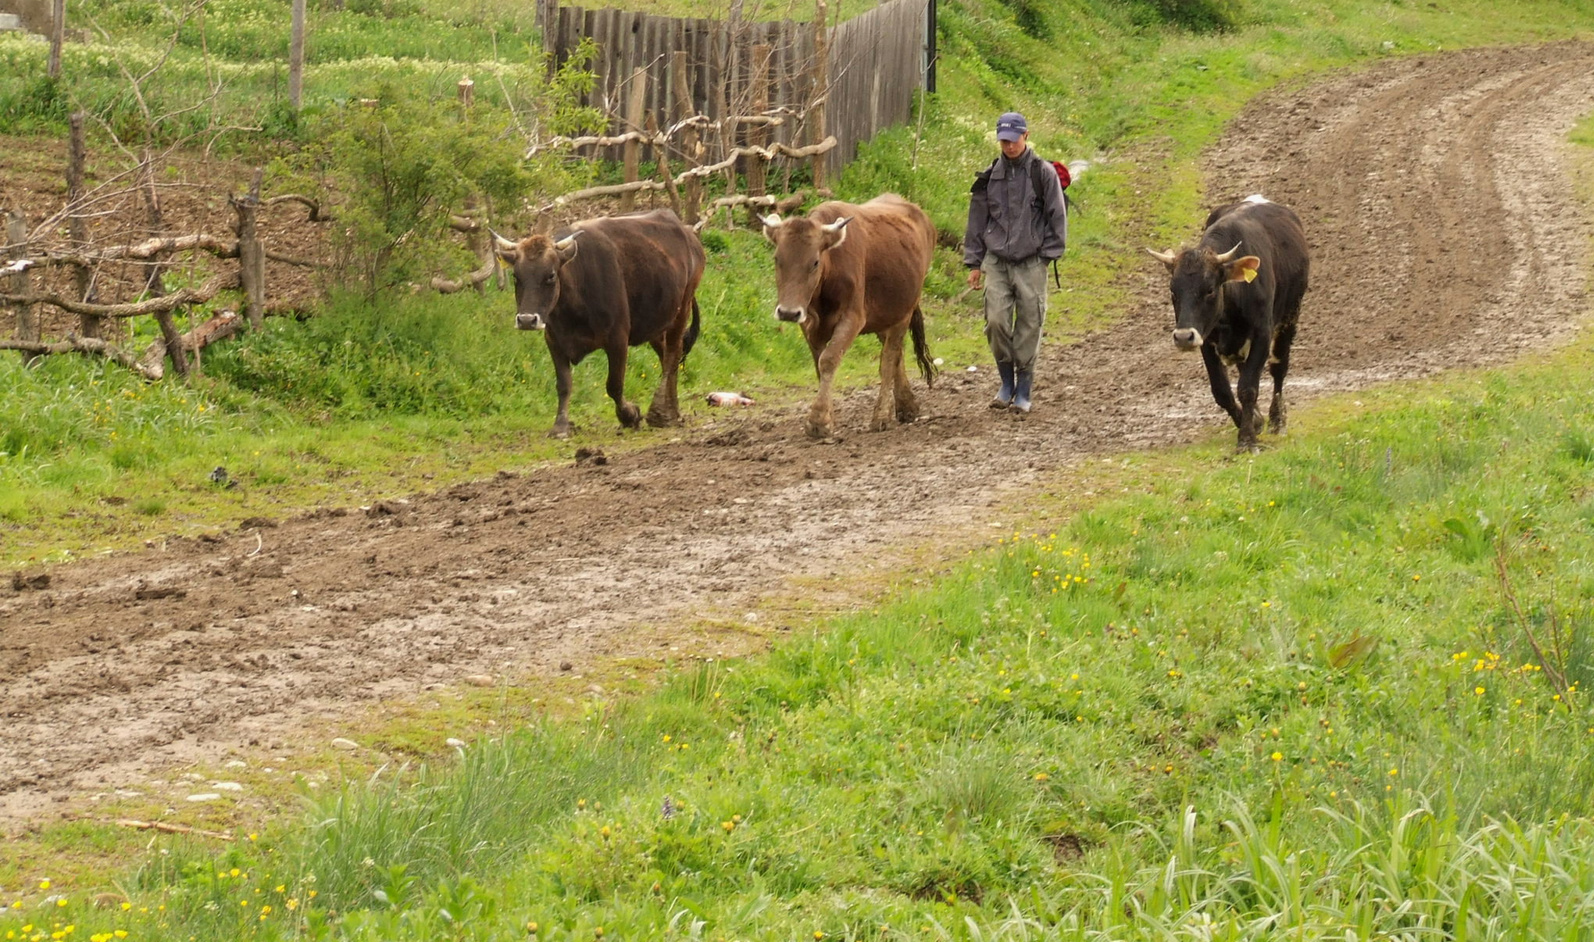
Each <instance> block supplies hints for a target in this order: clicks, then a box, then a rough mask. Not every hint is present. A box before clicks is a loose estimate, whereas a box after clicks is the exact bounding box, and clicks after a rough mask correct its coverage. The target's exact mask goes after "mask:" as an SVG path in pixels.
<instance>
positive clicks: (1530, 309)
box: [0, 44, 1594, 816]
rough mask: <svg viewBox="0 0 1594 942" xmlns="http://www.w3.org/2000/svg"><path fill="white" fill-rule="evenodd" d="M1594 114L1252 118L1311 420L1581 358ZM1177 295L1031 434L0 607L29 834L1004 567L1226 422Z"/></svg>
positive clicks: (878, 447) (1417, 74)
mask: <svg viewBox="0 0 1594 942" xmlns="http://www.w3.org/2000/svg"><path fill="white" fill-rule="evenodd" d="M1591 109H1594V45H1588V44H1558V45H1553V46H1544V47H1536V48H1513V49H1489V50H1480V51H1473V52H1466V53H1459V54H1452V55H1443V56H1425V57H1422V58H1410V59H1398V60H1390V61H1385V62H1381V63H1379V64H1377V65H1375V66H1373V67H1372V68H1369V69H1366V70H1364V71H1359V72H1356V73H1354V74H1346V75H1341V76H1338V77H1336V78H1333V79H1331V80H1329V81H1327V82H1325V83H1322V84H1320V85H1316V86H1313V87H1311V88H1308V89H1305V90H1304V91H1300V90H1297V91H1285V92H1278V93H1275V94H1271V95H1267V96H1264V97H1263V98H1262V99H1260V100H1259V101H1257V102H1256V103H1255V104H1254V105H1253V106H1251V107H1250V108H1248V109H1247V110H1246V112H1245V113H1244V114H1243V115H1242V116H1241V117H1240V119H1239V120H1237V121H1235V122H1234V125H1233V127H1232V129H1231V131H1230V132H1229V133H1228V134H1227V135H1226V136H1225V138H1224V139H1223V141H1222V142H1221V143H1220V144H1219V146H1218V147H1217V148H1215V149H1214V151H1213V153H1212V154H1211V156H1210V158H1209V165H1208V170H1209V174H1210V177H1209V181H1210V182H1209V191H1210V193H1211V194H1212V197H1213V201H1214V202H1216V201H1218V200H1222V199H1228V198H1232V197H1235V196H1244V195H1246V194H1249V193H1253V192H1261V193H1264V194H1266V195H1267V196H1268V197H1270V198H1272V199H1274V200H1277V201H1279V202H1284V203H1288V204H1290V205H1293V206H1295V207H1296V208H1297V209H1298V210H1299V211H1300V213H1301V215H1302V217H1303V219H1304V220H1305V222H1306V227H1307V232H1308V235H1309V236H1310V238H1311V240H1312V247H1313V251H1314V253H1315V263H1314V273H1313V290H1312V291H1311V292H1310V293H1308V295H1307V299H1306V304H1305V308H1304V313H1303V317H1302V331H1301V335H1300V341H1299V343H1298V344H1297V346H1296V356H1295V361H1294V362H1295V366H1294V372H1293V373H1292V374H1291V380H1290V387H1289V388H1290V391H1291V392H1292V393H1293V398H1294V399H1295V400H1297V401H1300V400H1301V399H1303V398H1309V397H1310V396H1311V395H1313V394H1315V393H1320V392H1322V391H1325V390H1337V389H1345V388H1354V387H1357V386H1360V385H1364V384H1367V383H1370V382H1374V381H1378V380H1385V379H1389V378H1395V377H1406V376H1417V375H1422V374H1424V373H1428V372H1431V371H1433V370H1438V369H1443V368H1446V367H1450V366H1458V365H1470V364H1477V363H1485V362H1494V361H1499V360H1503V359H1507V358H1509V357H1511V356H1513V355H1515V354H1516V353H1517V352H1519V351H1522V350H1525V349H1528V348H1539V347H1543V346H1545V345H1546V344H1549V343H1554V342H1556V341H1558V340H1562V339H1564V338H1566V337H1568V336H1569V335H1570V334H1571V333H1572V332H1573V331H1574V330H1576V329H1577V326H1578V324H1579V323H1580V321H1581V319H1582V316H1583V315H1584V314H1585V313H1586V312H1587V308H1588V304H1587V300H1586V298H1585V295H1584V290H1585V286H1586V275H1587V269H1586V267H1585V264H1586V263H1585V254H1586V251H1587V246H1588V236H1589V231H1590V230H1589V226H1588V223H1587V221H1586V220H1585V219H1583V218H1582V216H1581V214H1580V212H1579V210H1578V208H1577V206H1576V204H1575V202H1574V200H1573V198H1572V193H1571V190H1570V183H1569V180H1568V174H1567V172H1566V167H1565V166H1564V157H1565V150H1564V144H1563V141H1564V137H1565V134H1566V132H1567V130H1568V129H1569V128H1570V127H1571V125H1572V123H1573V122H1574V121H1575V120H1576V119H1577V118H1578V117H1579V116H1580V115H1582V114H1584V113H1587V112H1588V111H1589V110H1591ZM1191 222H1192V229H1194V226H1195V223H1196V222H1197V220H1192V221H1191ZM1160 274H1161V267H1160V266H1158V265H1156V264H1155V263H1154V262H1152V261H1151V260H1149V259H1147V263H1146V266H1145V273H1144V279H1143V283H1142V290H1141V291H1140V292H1139V298H1140V300H1139V301H1138V303H1137V304H1136V306H1135V308H1134V310H1133V311H1132V312H1131V314H1130V316H1129V317H1127V318H1126V319H1125V320H1124V321H1123V322H1122V323H1121V324H1119V325H1117V326H1115V327H1113V328H1111V329H1109V330H1105V331H1102V332H1100V333H1098V334H1096V335H1093V336H1091V337H1089V338H1087V339H1086V340H1085V341H1083V342H1081V343H1079V344H1076V345H1073V346H1071V347H1068V348H1062V349H1050V350H1048V351H1047V354H1046V356H1045V357H1044V361H1043V369H1042V376H1041V378H1040V379H1041V381H1040V382H1039V383H1038V384H1037V385H1038V402H1039V406H1038V410H1037V411H1036V412H1035V413H1034V414H1033V415H1030V416H1028V417H1025V418H1018V417H1014V416H1009V415H1005V414H996V413H992V412H991V411H990V410H988V409H987V408H986V401H987V399H988V397H989V395H990V392H991V388H990V387H991V382H990V379H989V377H988V376H987V374H985V373H981V374H978V376H977V377H971V376H968V375H966V374H965V375H954V376H952V377H949V382H946V383H944V384H943V385H942V386H940V387H938V388H937V389H935V390H934V391H931V392H930V393H928V394H927V395H926V396H925V398H924V403H925V405H926V407H927V408H926V411H927V413H928V417H927V418H926V419H924V420H921V421H920V422H918V423H916V424H914V425H912V426H908V427H905V428H900V429H897V430H894V431H890V432H885V433H880V434H868V433H864V432H862V431H861V429H862V428H863V426H864V424H865V422H866V421H867V411H868V408H869V404H870V402H871V400H872V391H870V392H864V393H860V394H857V395H854V396H851V397H849V399H848V400H847V401H846V402H845V403H844V404H843V406H842V408H841V409H840V410H839V413H838V414H839V417H840V421H841V423H842V428H843V429H844V430H845V431H844V434H845V436H846V437H845V438H844V440H843V441H841V442H840V443H839V444H814V443H809V442H807V441H805V440H803V438H802V433H801V431H800V426H799V421H798V416H797V414H796V413H795V412H793V413H791V414H770V413H763V414H759V413H753V414H752V415H751V416H750V417H747V418H745V419H742V420H740V421H735V420H729V421H727V420H722V421H720V422H719V423H717V424H716V427H715V428H712V429H698V430H695V431H694V432H692V433H690V435H689V436H688V440H685V441H682V442H679V443H674V444H664V445H660V446H658V447H655V448H651V449H648V450H646V451H643V452H639V453H635V454H629V455H622V456H613V457H611V458H610V460H608V461H607V462H606V463H602V464H600V463H597V462H595V461H586V462H581V463H579V464H574V463H573V464H569V465H565V466H562V467H551V468H547V469H543V470H539V471H537V472H534V473H531V474H527V475H524V476H517V475H500V477H499V478H497V479H493V480H486V481H480V482H475V483H472V484H469V485H464V486H459V487H455V488H452V489H450V490H447V491H444V492H441V493H436V494H428V495H421V496H417V497H414V498H412V499H411V500H409V501H408V502H397V501H393V502H387V503H384V504H381V505H378V506H375V507H372V508H370V509H369V510H353V509H341V508H340V509H329V510H323V511H319V512H317V513H313V514H310V515H308V516H305V517H300V518H296V519H291V520H283V521H279V522H277V524H276V525H274V526H269V527H268V526H265V525H264V524H265V523H268V522H267V521H251V522H250V524H251V525H250V526H249V527H248V528H246V529H245V530H243V531H241V532H235V533H228V534H223V535H217V536H215V537H212V538H209V539H204V540H178V541H170V542H167V543H165V544H163V545H162V546H161V547H160V548H159V549H152V550H150V551H148V552H145V553H139V554H129V555H123V556H117V557H112V558H107V559H100V560H94V561H89V562H84V563H80V564H74V565H70V566H61V567H57V568H54V569H52V570H50V571H49V573H48V575H50V577H51V579H50V581H49V582H48V584H47V585H42V586H39V587H33V586H31V585H26V584H19V586H18V587H17V588H15V589H13V590H10V591H6V592H4V594H0V625H4V628H3V631H0V703H4V705H5V706H4V712H5V723H4V724H3V727H0V813H6V814H10V815H12V816H18V815H25V814H28V813H30V812H32V811H34V810H36V809H38V808H40V807H42V806H43V805H44V803H45V802H47V801H48V800H49V797H50V796H51V795H52V794H65V793H81V791H82V790H84V789H90V788H96V787H104V786H108V785H120V784H123V783H127V782H133V781H137V780H138V779H139V778H140V777H141V776H144V775H146V774H149V773H150V772H152V771H153V770H156V769H158V768H160V767H162V766H164V765H168V764H170V763H174V762H187V761H192V760H195V759H204V758H215V757H217V756H219V755H221V754H223V752H224V751H225V750H226V749H227V748H228V747H229V746H232V745H236V744H240V743H248V742H250V741H254V740H262V739H263V740H266V741H270V740H271V739H273V738H275V737H276V736H277V735H278V733H279V732H280V731H282V730H292V729H295V728H298V727H300V726H301V725H302V724H303V722H304V721H305V720H306V719H307V718H308V717H313V716H321V715H328V716H332V717H334V718H335V717H337V716H340V715H348V713H349V711H351V710H356V709H359V704H360V703H361V702H362V701H370V700H372V699H374V698H381V697H386V696H392V695H400V694H406V693H411V692H414V691H417V690H419V689H421V688H422V687H424V686H425V685H427V684H431V683H449V682H459V681H463V680H465V678H467V677H469V676H471V675H480V674H483V673H498V674H500V675H503V674H506V673H507V674H509V675H511V676H513V675H518V674H521V673H525V672H531V673H536V672H547V673H550V674H551V673H555V672H557V671H558V669H559V666H560V665H561V664H562V663H565V662H573V663H575V664H578V665H579V664H581V663H583V662H586V661H588V660H590V659H591V658H592V657H594V656H596V655H607V654H644V653H648V652H647V651H644V650H642V649H641V647H640V646H641V645H643V644H648V645H657V644H661V643H663V644H666V645H667V644H668V636H661V635H660V634H658V633H656V632H646V631H640V630H638V629H639V628H641V627H642V626H649V625H659V624H667V623H668V622H669V621H670V620H671V619H672V618H675V617H678V616H682V615H690V614H694V613H700V612H702V611H704V610H705V609H715V610H720V611H726V612H736V611H740V610H741V609H740V608H737V607H734V606H736V605H737V604H738V603H744V602H746V601H747V600H749V599H753V598H756V597H758V596H759V595H760V594H762V593H767V592H769V591H772V590H775V589H777V588H780V587H782V586H786V585H789V584H790V583H789V582H788V580H789V579H791V578H793V577H824V576H829V575H835V576H840V577H843V578H851V577H855V576H856V575H858V574H859V573H862V572H866V571H868V570H869V569H871V568H873V567H876V566H884V565H888V563H887V562H885V561H884V560H885V558H886V555H887V554H889V551H890V550H891V548H893V547H903V546H906V547H911V546H914V545H919V544H922V542H923V541H924V540H925V539H926V538H927V537H931V536H940V537H942V538H947V539H973V538H978V537H979V535H980V534H983V533H988V532H989V531H988V530H986V525H987V523H988V522H990V521H991V520H992V516H991V515H992V514H993V511H991V510H990V509H989V508H990V507H991V506H992V505H993V504H994V503H996V502H999V501H1001V500H1002V499H1003V498H1004V497H1006V496H1009V495H1012V494H1016V493H1020V492H1022V491H1023V490H1024V489H1025V488H1027V487H1030V486H1032V485H1033V484H1034V482H1036V481H1037V480H1038V479H1040V478H1041V477H1043V476H1046V475H1049V474H1050V473H1052V472H1054V471H1055V470H1056V469H1059V468H1062V467H1065V466H1067V465H1069V464H1070V463H1072V462H1075V461H1077V460H1079V459H1080V457H1081V456H1083V455H1089V454H1092V453H1105V452H1116V451H1121V450H1124V449H1129V448H1140V447H1149V446H1153V445H1159V444H1165V443H1169V442H1176V441H1180V440H1183V439H1185V438H1187V437H1189V436H1191V435H1194V434H1196V433H1197V432H1199V431H1204V430H1206V429H1209V428H1212V427H1214V426H1216V425H1217V424H1218V423H1219V420H1220V419H1221V418H1223V416H1222V414H1221V413H1220V412H1219V411H1218V410H1217V408H1216V407H1215V406H1214V405H1213V404H1212V402H1211V399H1210V396H1209V394H1208V393H1207V391H1206V383H1205V379H1204V376H1203V375H1202V371H1201V367H1200V365H1199V362H1198V361H1197V360H1195V359H1191V358H1179V357H1175V356H1174V355H1173V350H1172V344H1171V342H1170V340H1169V338H1168V331H1169V329H1170V327H1171V315H1170V313H1169V311H1168V310H1167V301H1166V290H1167V289H1166V283H1165V282H1164V281H1160V280H1159V277H1158V276H1159V275H1160ZM860 352H861V351H860ZM0 591H3V590H0ZM661 637H662V640H661ZM467 682H468V681H467Z"/></svg>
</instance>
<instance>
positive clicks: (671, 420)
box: [648, 409, 686, 428]
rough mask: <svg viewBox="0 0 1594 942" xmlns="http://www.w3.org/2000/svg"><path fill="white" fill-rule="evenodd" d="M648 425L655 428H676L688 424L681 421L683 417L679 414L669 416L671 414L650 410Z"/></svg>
mask: <svg viewBox="0 0 1594 942" xmlns="http://www.w3.org/2000/svg"><path fill="white" fill-rule="evenodd" d="M648 424H649V425H651V426H653V427H654V428H674V427H675V426H678V425H685V424H686V423H685V422H683V421H681V417H680V415H679V414H677V415H669V414H667V413H664V412H657V411H654V410H652V409H649V410H648Z"/></svg>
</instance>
